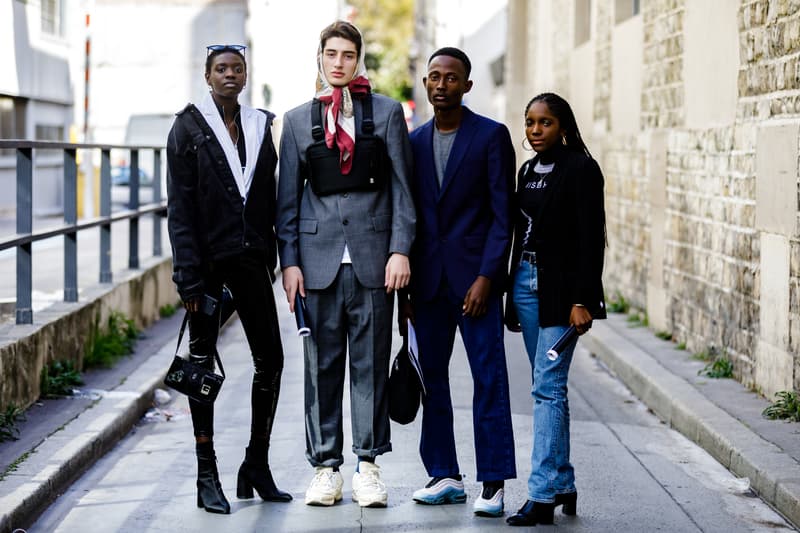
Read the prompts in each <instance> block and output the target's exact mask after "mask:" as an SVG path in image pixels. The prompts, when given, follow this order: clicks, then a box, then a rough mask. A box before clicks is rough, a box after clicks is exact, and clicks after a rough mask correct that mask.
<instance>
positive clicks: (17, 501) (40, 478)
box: [0, 340, 173, 533]
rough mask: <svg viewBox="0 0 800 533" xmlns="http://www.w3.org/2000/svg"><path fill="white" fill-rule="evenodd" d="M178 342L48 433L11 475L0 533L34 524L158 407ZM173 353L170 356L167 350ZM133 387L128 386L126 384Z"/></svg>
mask: <svg viewBox="0 0 800 533" xmlns="http://www.w3.org/2000/svg"><path fill="white" fill-rule="evenodd" d="M172 343H173V341H172V340H170V341H169V343H168V344H166V345H165V346H163V347H162V348H161V349H160V350H158V352H157V353H155V354H153V355H151V356H150V357H149V358H148V359H147V360H146V361H145V362H144V363H143V364H142V365H140V366H139V367H138V368H137V369H136V371H134V372H133V373H132V374H131V375H130V376H128V378H127V379H126V381H125V383H124V384H122V385H120V386H119V387H117V388H116V389H113V390H110V391H107V392H106V393H105V394H103V395H102V396H101V397H100V398H99V399H98V400H97V401H96V402H95V403H93V404H92V405H91V406H90V408H87V409H86V410H84V411H83V412H82V413H81V414H79V415H78V416H77V417H75V418H73V419H72V420H70V421H68V422H67V423H66V424H65V425H64V426H63V428H62V429H61V430H60V431H56V432H55V433H53V434H52V435H50V436H48V437H47V438H46V439H45V440H44V441H43V442H42V443H41V444H40V445H39V446H37V447H35V448H34V449H32V450H31V451H30V455H29V456H27V457H26V459H25V460H24V461H23V462H22V463H21V464H20V466H19V468H18V470H16V471H15V472H13V473H12V474H9V476H8V477H7V478H6V479H5V480H4V483H8V484H11V485H13V488H12V489H11V490H10V492H9V493H8V494H6V495H5V496H3V497H2V498H0V509H2V511H0V513H1V514H0V533H11V532H12V531H13V530H14V529H16V528H21V527H23V526H24V527H28V526H30V525H31V524H32V523H33V522H35V521H36V519H37V517H38V516H39V515H40V514H41V513H42V512H43V511H44V510H45V509H46V508H47V506H49V505H50V504H51V503H52V502H53V501H55V499H56V498H58V497H59V496H60V495H61V494H62V493H63V492H65V491H66V490H67V489H68V488H69V486H70V484H71V483H72V482H73V481H74V480H75V479H77V478H78V477H79V476H80V475H81V474H83V473H84V472H86V470H88V469H89V468H90V467H91V466H92V465H93V464H94V463H95V462H96V461H98V460H99V459H100V458H101V457H103V455H104V454H105V453H106V452H107V451H108V450H110V449H111V448H112V447H113V446H114V445H116V444H117V442H119V440H120V439H122V438H123V437H124V436H125V435H127V434H128V432H129V431H130V430H131V428H133V426H134V425H135V424H136V422H137V421H138V420H139V419H140V418H141V417H142V415H143V414H144V412H145V411H147V409H148V408H149V407H150V406H151V405H152V398H153V394H154V391H155V389H157V388H162V387H163V384H162V379H163V376H164V372H165V371H166V361H168V360H169V357H167V356H168V355H172V353H173V352H172V351H173V347H172ZM167 352H169V354H168V353H167ZM126 385H127V386H126Z"/></svg>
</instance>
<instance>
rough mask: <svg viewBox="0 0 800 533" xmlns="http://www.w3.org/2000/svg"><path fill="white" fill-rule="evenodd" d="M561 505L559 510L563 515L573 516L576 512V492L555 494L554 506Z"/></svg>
mask: <svg viewBox="0 0 800 533" xmlns="http://www.w3.org/2000/svg"><path fill="white" fill-rule="evenodd" d="M559 505H563V507H562V508H561V512H562V513H564V514H565V515H569V516H575V515H576V514H577V513H578V493H577V492H568V493H566V494H556V502H555V506H556V507H558V506H559Z"/></svg>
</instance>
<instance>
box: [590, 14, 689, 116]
mask: <svg viewBox="0 0 800 533" xmlns="http://www.w3.org/2000/svg"><path fill="white" fill-rule="evenodd" d="M601 3H603V4H613V2H611V1H609V0H601ZM683 4H684V0H651V1H648V2H642V14H641V17H642V18H643V20H644V43H643V44H642V46H643V47H644V76H643V77H644V79H643V84H642V127H643V128H645V129H647V128H672V127H676V126H680V125H681V124H682V123H683V112H682V104H683V88H682V86H681V80H682V66H683V65H682V57H681V56H682V52H683V36H682V34H681V28H682V22H683V9H684V6H683ZM611 67H612V68H613V65H612V66H611Z"/></svg>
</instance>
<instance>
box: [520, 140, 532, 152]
mask: <svg viewBox="0 0 800 533" xmlns="http://www.w3.org/2000/svg"><path fill="white" fill-rule="evenodd" d="M527 140H528V137H525V138H524V139H522V149H523V150H525V151H526V152H532V151H533V146H531V143H530V142H528V146H525V141H527Z"/></svg>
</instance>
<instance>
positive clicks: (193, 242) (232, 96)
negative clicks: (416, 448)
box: [167, 45, 292, 514]
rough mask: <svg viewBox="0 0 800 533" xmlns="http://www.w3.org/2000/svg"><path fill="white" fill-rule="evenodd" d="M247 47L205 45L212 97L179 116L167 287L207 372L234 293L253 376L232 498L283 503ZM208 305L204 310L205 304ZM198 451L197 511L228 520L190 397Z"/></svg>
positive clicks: (264, 139) (271, 203)
mask: <svg viewBox="0 0 800 533" xmlns="http://www.w3.org/2000/svg"><path fill="white" fill-rule="evenodd" d="M244 48H245V47H244V46H241V45H212V46H209V47H208V54H207V58H206V66H205V79H206V82H207V84H208V88H209V93H208V94H207V95H205V97H204V98H203V99H202V101H201V102H200V103H198V104H197V105H194V104H189V105H187V106H186V107H185V108H184V109H183V110H182V111H180V112H178V114H177V116H176V118H175V123H174V124H173V126H172V130H171V131H170V133H169V138H168V142H167V163H168V165H169V171H170V180H169V183H168V191H169V201H168V209H167V218H168V227H169V234H170V240H171V241H172V256H173V280H174V281H175V283H176V285H177V287H178V292H179V294H180V297H181V300H183V303H184V307H185V308H186V310H187V312H188V313H189V346H190V352H191V356H190V357H191V360H192V361H193V362H195V363H197V364H200V365H203V366H206V367H207V368H213V366H214V354H215V352H216V342H217V335H218V332H219V324H220V309H219V308H220V306H219V305H214V302H215V301H217V302H218V301H221V298H222V294H223V285H224V286H227V287H228V288H229V289H230V291H231V292H232V293H233V295H234V300H233V302H234V307H235V308H236V311H237V312H238V314H239V319H240V320H241V322H242V326H243V327H244V331H245V335H246V337H247V342H248V344H249V346H250V350H251V352H252V357H253V365H254V367H255V372H254V375H253V387H252V391H251V396H250V398H251V408H252V419H251V425H250V442H249V445H248V447H247V449H246V452H245V459H244V462H243V463H242V465H241V467H240V468H239V475H238V483H237V490H236V495H237V496H238V497H239V498H252V497H253V489H255V490H256V491H257V492H258V494H259V496H261V498H262V499H264V500H269V501H289V500H291V499H292V497H291V495H289V494H288V493H286V492H283V491H281V490H279V489H278V488H277V487H276V486H275V482H274V481H273V479H272V474H271V472H270V469H269V463H268V459H267V456H268V450H269V440H270V433H271V431H272V423H273V421H274V419H275V408H276V406H277V403H278V394H279V390H280V379H281V373H282V370H283V348H282V346H281V340H280V335H279V328H278V318H277V312H276V308H275V299H274V296H273V293H272V277H273V272H274V270H275V267H276V261H277V254H276V242H275V231H274V228H273V220H274V218H275V187H276V184H275V168H276V164H277V160H278V157H277V153H276V151H275V146H274V144H273V140H272V131H271V126H272V120H273V118H274V116H275V115H273V114H272V113H270V112H268V111H264V110H258V109H253V108H251V107H248V106H246V105H244V104H240V103H239V102H238V97H239V94H240V93H241V92H242V89H244V86H245V83H246V81H247V65H246V63H245V57H244ZM209 302H210V304H209ZM189 407H190V410H191V413H192V425H193V427H194V435H195V440H196V451H197V506H198V507H203V508H205V510H206V511H208V512H211V513H223V514H228V513H230V504H229V503H228V500H227V499H226V498H225V494H224V493H223V492H222V485H221V483H220V480H219V474H218V472H217V466H216V456H215V454H214V445H213V440H212V439H213V435H214V426H213V422H214V405H213V404H204V403H200V402H198V401H196V400H192V399H190V400H189Z"/></svg>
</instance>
